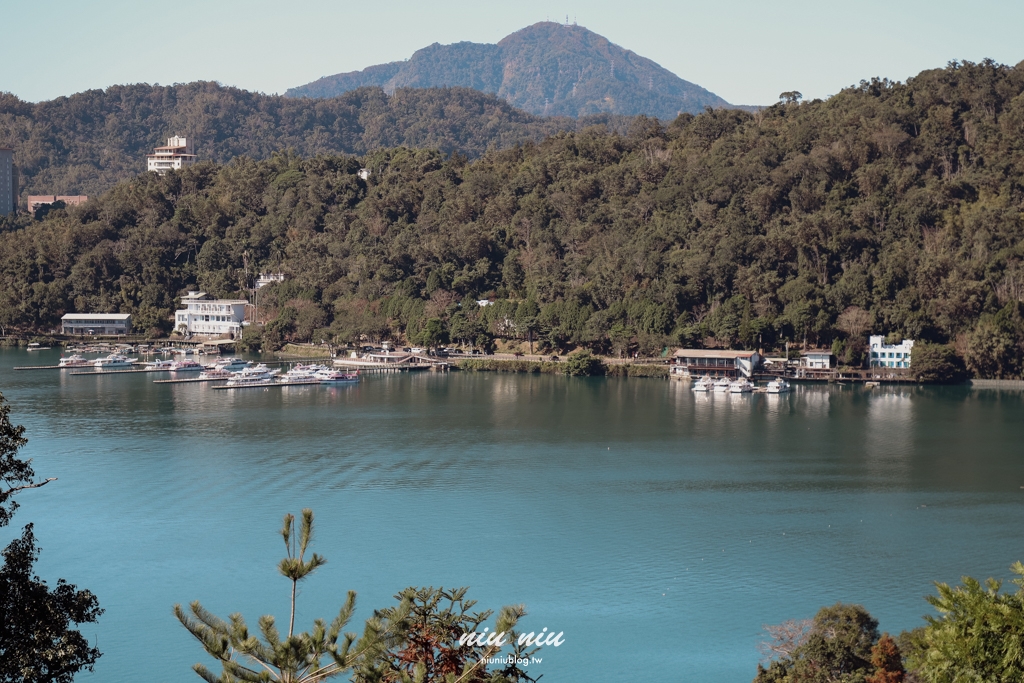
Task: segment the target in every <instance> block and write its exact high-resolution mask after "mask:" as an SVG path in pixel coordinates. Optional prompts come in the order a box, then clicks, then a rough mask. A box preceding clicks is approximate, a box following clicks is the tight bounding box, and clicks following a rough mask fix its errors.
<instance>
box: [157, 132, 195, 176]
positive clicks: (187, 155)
mask: <svg viewBox="0 0 1024 683" xmlns="http://www.w3.org/2000/svg"><path fill="white" fill-rule="evenodd" d="M196 159H197V157H196V155H195V154H193V153H192V143H191V142H190V141H189V139H188V138H182V137H178V136H177V135H175V136H174V137H173V138H167V144H166V145H165V146H163V147H157V148H156V149H154V150H153V153H152V154H147V155H146V170H147V171H153V172H155V173H159V174H160V175H166V174H167V172H168V171H180V170H181V169H182V168H184V167H185V166H191V165H192V164H194V163H196Z"/></svg>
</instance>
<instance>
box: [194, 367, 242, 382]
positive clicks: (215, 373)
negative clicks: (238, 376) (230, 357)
mask: <svg viewBox="0 0 1024 683" xmlns="http://www.w3.org/2000/svg"><path fill="white" fill-rule="evenodd" d="M234 376H235V373H234V372H231V371H230V370H225V369H224V368H206V369H205V370H203V371H202V372H200V373H199V379H211V380H212V379H231V378H232V377H234Z"/></svg>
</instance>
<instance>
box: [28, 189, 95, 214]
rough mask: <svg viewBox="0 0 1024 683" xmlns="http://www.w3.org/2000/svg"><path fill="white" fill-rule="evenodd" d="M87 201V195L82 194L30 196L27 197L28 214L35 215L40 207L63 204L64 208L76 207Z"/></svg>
mask: <svg viewBox="0 0 1024 683" xmlns="http://www.w3.org/2000/svg"><path fill="white" fill-rule="evenodd" d="M87 201H89V197H88V195H84V194H30V195H29V196H28V212H29V213H35V212H36V209H38V208H39V207H40V206H46V205H47V204H53V203H54V202H64V205H65V206H78V205H79V204H85V203H86V202H87Z"/></svg>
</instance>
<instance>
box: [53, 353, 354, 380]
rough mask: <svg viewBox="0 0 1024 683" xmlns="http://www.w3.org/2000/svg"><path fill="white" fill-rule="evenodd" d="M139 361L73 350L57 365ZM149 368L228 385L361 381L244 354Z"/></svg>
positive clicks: (148, 365) (165, 362) (123, 364)
mask: <svg viewBox="0 0 1024 683" xmlns="http://www.w3.org/2000/svg"><path fill="white" fill-rule="evenodd" d="M135 365H139V359H138V358H128V357H127V356H123V355H120V354H117V353H112V354H110V355H108V356H105V357H103V358H96V359H86V358H85V357H83V356H80V355H77V354H73V355H71V356H67V357H65V358H61V359H60V361H59V362H58V367H62V368H89V367H92V368H100V369H110V368H129V367H134V366H135ZM141 365H142V366H143V367H144V368H146V369H148V370H154V371H157V370H163V371H167V372H198V373H199V379H201V380H210V381H216V380H227V383H226V384H225V386H229V387H244V386H266V385H273V384H332V383H340V382H358V381H359V373H358V372H351V371H341V370H335V369H334V368H331V367H328V366H326V365H295V366H293V367H292V368H291V369H290V370H288V371H287V372H285V373H284V374H282V373H281V370H279V369H277V368H273V369H271V368H269V367H267V366H266V365H264V364H263V363H260V364H258V365H253V364H252V362H250V361H247V360H242V359H241V358H221V359H219V360H217V362H215V363H213V364H212V365H202V364H200V363H198V362H196V361H194V360H192V359H191V358H181V359H175V360H171V359H162V360H155V361H149V362H145V363H141Z"/></svg>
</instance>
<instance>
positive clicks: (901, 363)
mask: <svg viewBox="0 0 1024 683" xmlns="http://www.w3.org/2000/svg"><path fill="white" fill-rule="evenodd" d="M868 345H869V346H870V347H871V367H873V368H909V367H910V353H911V349H912V348H913V346H914V340H913V339H904V340H903V341H902V342H900V343H899V344H886V343H885V337H883V336H882V335H880V334H873V335H871V337H870V338H869V339H868Z"/></svg>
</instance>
